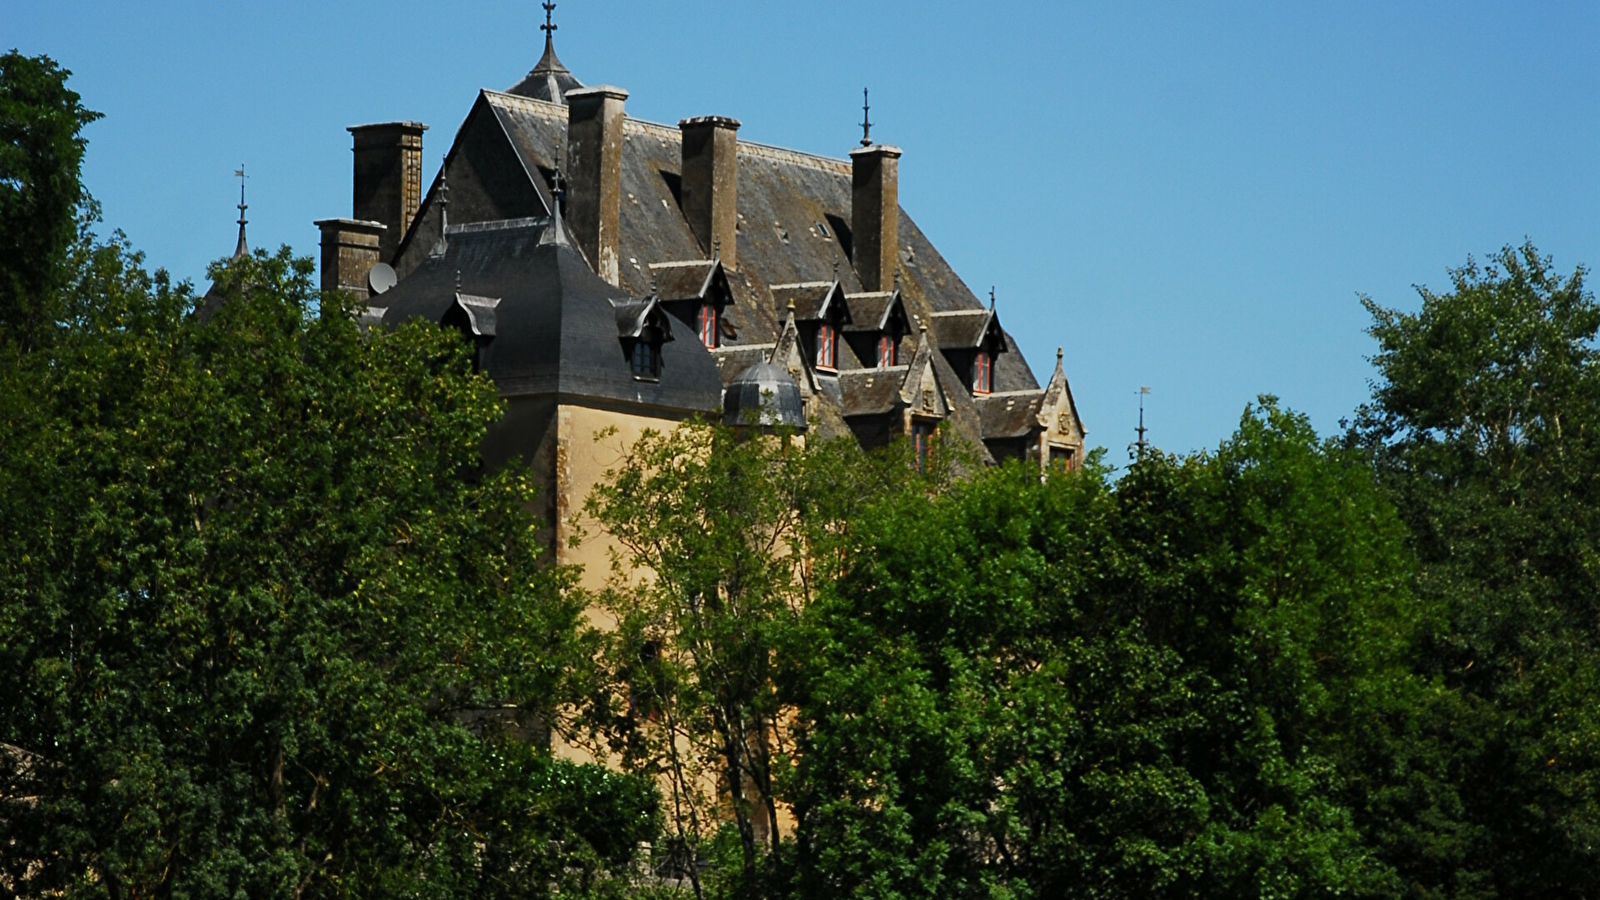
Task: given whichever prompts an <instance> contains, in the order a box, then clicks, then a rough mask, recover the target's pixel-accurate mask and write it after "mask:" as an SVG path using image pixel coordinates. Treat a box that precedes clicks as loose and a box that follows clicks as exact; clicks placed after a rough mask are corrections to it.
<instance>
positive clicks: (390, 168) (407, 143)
mask: <svg viewBox="0 0 1600 900" xmlns="http://www.w3.org/2000/svg"><path fill="white" fill-rule="evenodd" d="M427 130H428V126H426V125H424V124H422V123H421V122H382V123H379V124H376V125H352V126H350V128H349V131H350V134H351V135H353V136H354V139H355V148H354V149H355V205H354V208H353V209H352V210H351V214H352V215H353V216H354V218H355V219H357V220H362V221H369V222H379V223H381V224H383V226H384V227H385V229H386V230H385V231H384V232H383V241H382V246H381V248H380V251H379V256H380V259H379V261H380V262H393V261H394V255H395V250H397V249H398V248H399V246H400V239H401V238H403V237H405V234H406V229H407V228H410V227H411V220H412V219H413V218H414V217H415V216H416V214H417V207H419V206H421V205H422V133H423V132H424V131H427Z"/></svg>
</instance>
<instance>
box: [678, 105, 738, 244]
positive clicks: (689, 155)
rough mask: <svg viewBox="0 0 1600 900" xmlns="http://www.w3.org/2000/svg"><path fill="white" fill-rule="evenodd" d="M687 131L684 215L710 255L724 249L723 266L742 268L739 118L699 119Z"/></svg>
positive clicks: (683, 126)
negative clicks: (717, 248) (739, 203)
mask: <svg viewBox="0 0 1600 900" xmlns="http://www.w3.org/2000/svg"><path fill="white" fill-rule="evenodd" d="M678 129H679V130H680V131H682V132H683V199H682V203H683V215H684V218H686V219H688V220H689V230H690V231H692V232H694V236H695V238H696V239H697V240H699V241H700V246H702V247H704V248H705V250H706V254H707V255H710V254H711V253H712V252H713V248H716V247H720V248H721V257H722V264H723V265H725V266H727V267H728V268H729V269H737V268H739V236H738V234H737V232H736V229H737V226H738V223H739V212H738V208H737V207H738V197H739V193H738V191H739V137H738V131H739V120H738V119H729V118H726V117H724V116H699V117H697V118H693V119H684V120H683V121H681V122H679V123H678Z"/></svg>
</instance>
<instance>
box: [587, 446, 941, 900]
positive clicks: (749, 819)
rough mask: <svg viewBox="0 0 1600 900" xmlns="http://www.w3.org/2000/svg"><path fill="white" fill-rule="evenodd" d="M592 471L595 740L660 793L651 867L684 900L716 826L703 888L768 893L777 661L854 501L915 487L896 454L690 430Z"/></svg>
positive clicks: (773, 869)
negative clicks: (596, 539)
mask: <svg viewBox="0 0 1600 900" xmlns="http://www.w3.org/2000/svg"><path fill="white" fill-rule="evenodd" d="M901 449H902V450H904V449H905V448H901ZM608 474H609V477H608V479H607V481H606V482H605V483H604V484H602V485H600V486H599V487H597V488H596V490H595V492H594V493H593V495H592V496H591V497H590V498H589V500H588V502H587V508H588V510H589V512H590V514H591V515H593V516H594V517H595V519H596V520H597V521H598V522H599V523H600V525H601V526H602V527H603V528H605V530H606V532H607V533H608V534H609V535H610V536H611V537H612V538H613V539H614V540H615V541H616V543H617V545H618V547H619V548H620V552H618V553H617V554H616V556H615V560H614V571H613V578H612V584H611V586H610V587H609V588H608V590H607V591H606V592H605V593H604V595H603V597H602V600H601V607H602V608H603V609H604V610H605V611H607V612H608V613H609V614H610V615H611V616H612V617H614V619H615V621H616V628H615V630H613V631H612V632H611V633H610V634H609V635H608V643H607V647H606V651H605V653H604V654H603V657H602V658H603V661H604V665H605V671H606V674H607V676H608V677H607V679H606V683H605V686H604V690H603V692H602V693H601V694H600V695H599V697H598V698H597V701H598V702H597V703H596V704H595V706H594V707H593V709H592V724H593V726H594V731H595V734H596V737H597V738H598V739H599V741H600V742H601V744H602V749H603V751H604V752H607V753H612V754H616V756H617V758H618V759H619V760H620V761H621V762H622V764H623V765H624V767H625V768H627V769H629V770H630V771H635V772H639V773H642V774H647V775H649V776H650V777H652V778H655V779H658V780H660V781H661V782H662V783H664V784H665V785H666V786H667V790H668V796H667V797H666V798H665V800H666V803H665V806H666V812H667V824H668V829H669V836H670V838H671V840H672V842H673V844H674V847H675V848H676V850H677V853H678V855H679V858H678V859H676V860H675V861H673V862H671V863H670V864H669V866H670V867H671V868H675V869H677V870H679V871H680V872H681V873H682V875H683V876H685V877H687V878H688V879H689V881H690V883H691V886H692V888H693V890H694V891H695V893H696V895H697V896H698V895H701V894H702V893H703V892H704V891H705V890H706V889H707V885H703V884H702V879H701V867H702V866H703V865H707V864H708V863H712V862H714V861H715V859H716V857H717V855H718V850H719V847H718V845H717V842H716V841H715V840H712V839H713V838H715V837H717V835H718V833H719V831H721V830H722V829H723V827H724V826H731V828H732V834H731V835H730V837H731V838H732V839H733V844H734V845H735V847H736V849H735V850H734V852H733V853H732V854H731V855H732V856H733V857H734V858H735V859H734V861H732V864H731V866H723V865H712V866H711V868H710V870H709V871H710V873H711V875H712V880H713V881H714V882H715V883H714V884H712V885H710V887H711V888H712V889H714V890H716V891H724V890H726V891H731V892H733V893H734V894H735V895H738V896H756V895H758V894H760V893H762V892H764V891H767V890H770V889H775V885H776V883H777V881H778V880H779V877H780V876H779V875H778V872H779V870H780V868H781V866H780V862H781V856H782V846H783V845H782V840H781V837H782V836H781V829H780V824H781V823H782V816H781V814H780V802H781V792H782V781H783V778H784V772H785V771H786V770H787V768H788V767H789V765H790V764H791V756H792V746H791V742H790V739H789V720H790V717H791V715H792V709H790V708H789V707H788V706H786V705H785V703H784V702H783V700H782V699H781V698H780V697H779V695H778V688H777V683H776V682H775V680H774V676H775V672H776V666H777V665H778V656H779V654H780V653H782V652H783V651H784V647H785V645H786V642H787V640H788V635H789V633H790V631H791V629H792V628H793V627H794V623H795V622H796V621H797V619H798V617H799V616H800V615H801V611H802V610H803V609H804V608H805V606H806V605H807V604H808V603H809V602H810V600H811V598H812V597H813V596H814V593H815V591H816V589H817V585H818V584H820V583H823V582H826V581H827V579H828V578H830V577H831V573H832V572H834V571H835V570H836V569H837V567H838V565H839V564H840V562H841V558H840V556H839V553H840V547H841V543H840V537H841V534H842V532H843V531H844V530H845V529H847V528H848V522H849V520H850V518H851V517H852V516H853V514H854V513H855V511H856V510H858V509H860V508H861V507H862V506H863V505H864V504H866V503H868V502H871V501H872V500H873V499H874V498H878V497H883V496H887V495H892V494H894V493H896V492H898V491H900V490H903V489H904V486H905V485H907V484H910V483H913V482H916V483H928V482H927V481H925V480H924V479H922V478H921V477H920V476H917V475H916V474H915V472H914V470H913V469H912V467H911V466H910V464H909V459H908V458H907V457H906V455H905V454H904V453H903V452H902V453H899V454H894V453H891V454H887V455H885V456H884V457H882V458H878V459H875V460H869V459H867V458H866V457H864V456H863V455H862V454H861V453H860V451H859V449H858V448H857V446H856V445H855V444H854V443H853V442H850V441H841V442H833V443H826V442H815V441H813V442H810V443H806V442H803V441H801V440H799V439H798V438H795V437H794V436H793V435H788V434H754V435H752V434H749V433H747V431H746V430H745V429H738V430H736V429H733V428H728V427H724V426H721V425H709V424H704V423H694V422H691V423H687V424H684V425H682V426H680V427H678V428H677V429H676V430H674V431H672V432H670V433H666V432H649V433H646V434H645V435H644V436H643V437H642V438H640V440H638V441H637V442H636V443H635V444H633V445H632V446H631V447H629V448H627V449H626V452H625V454H624V457H623V461H622V462H621V464H620V465H619V466H618V467H617V468H616V469H615V470H614V471H612V472H610V473H608ZM641 573H643V574H642V575H641ZM730 869H731V871H728V870H730Z"/></svg>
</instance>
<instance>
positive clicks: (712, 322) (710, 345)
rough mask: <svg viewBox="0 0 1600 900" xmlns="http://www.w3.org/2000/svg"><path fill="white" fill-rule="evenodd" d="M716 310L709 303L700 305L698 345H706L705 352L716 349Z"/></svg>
mask: <svg viewBox="0 0 1600 900" xmlns="http://www.w3.org/2000/svg"><path fill="white" fill-rule="evenodd" d="M717 319H718V316H717V308H716V307H715V306H713V305H711V304H710V303H702V304H701V305H700V321H699V323H698V324H699V326H700V343H702V344H705V345H706V349H707V350H715V349H716V348H717V326H718V324H719V323H718V321H717Z"/></svg>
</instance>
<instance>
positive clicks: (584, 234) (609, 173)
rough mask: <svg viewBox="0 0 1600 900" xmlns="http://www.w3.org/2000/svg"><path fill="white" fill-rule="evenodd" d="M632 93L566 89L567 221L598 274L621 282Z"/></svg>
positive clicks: (606, 87)
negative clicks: (625, 147) (625, 132)
mask: <svg viewBox="0 0 1600 900" xmlns="http://www.w3.org/2000/svg"><path fill="white" fill-rule="evenodd" d="M627 99H628V92H627V91H625V90H623V89H622V88H619V87H612V86H610V85H600V86H598V87H590V88H581V89H575V90H570V91H567V171H566V172H564V173H563V174H564V175H565V176H566V180H567V201H566V220H567V224H568V225H569V226H570V227H571V232H572V235H573V237H574V239H576V241H577V242H578V246H579V247H580V248H582V250H583V253H584V255H585V256H587V257H588V258H589V264H590V265H592V266H594V271H595V274H596V275H599V276H600V277H601V278H602V279H604V280H606V281H608V282H610V283H611V284H619V283H620V281H621V272H620V270H619V264H618V259H617V256H618V234H617V232H618V229H619V227H620V225H619V217H620V216H621V212H622V207H621V204H622V120H623V115H622V104H623V101H625V100H627Z"/></svg>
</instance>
